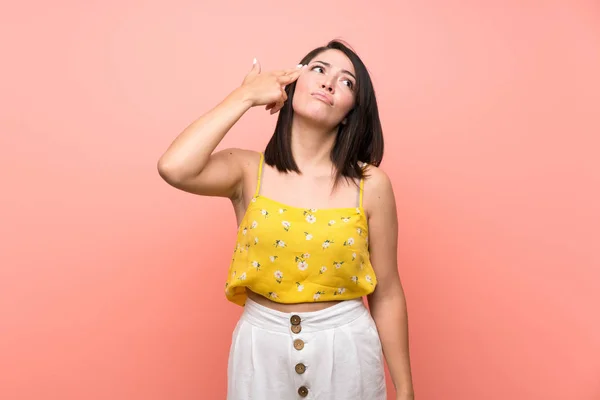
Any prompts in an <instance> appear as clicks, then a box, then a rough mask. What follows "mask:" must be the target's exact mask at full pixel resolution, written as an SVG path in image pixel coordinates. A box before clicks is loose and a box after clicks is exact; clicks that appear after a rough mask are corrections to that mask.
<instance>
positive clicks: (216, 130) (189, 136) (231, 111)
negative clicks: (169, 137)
mask: <svg viewBox="0 0 600 400" xmlns="http://www.w3.org/2000/svg"><path fill="white" fill-rule="evenodd" d="M251 106H252V104H251V101H250V100H249V99H248V98H247V96H246V93H245V92H244V91H243V90H242V89H241V88H238V89H236V90H234V91H233V92H232V93H231V94H229V95H228V96H227V97H226V98H225V99H224V100H223V101H222V102H221V103H219V104H218V105H217V106H216V107H214V108H213V109H212V110H210V111H209V112H207V113H206V114H204V115H202V116H201V117H200V118H198V119H197V120H195V121H194V122H192V123H191V124H190V125H189V126H188V127H187V128H185V129H184V130H183V132H181V133H180V134H179V135H178V136H177V137H176V138H175V140H174V141H173V142H172V143H171V145H170V146H169V148H168V149H167V150H166V151H165V153H164V154H163V155H162V157H161V158H160V160H159V169H160V170H162V171H164V172H165V173H171V174H177V175H178V176H181V177H191V176H195V175H198V174H199V173H200V172H201V171H202V169H203V168H204V167H205V166H206V164H207V163H208V161H209V158H210V156H211V154H212V153H213V152H214V151H215V149H216V147H217V146H218V145H219V143H220V142H221V140H223V137H224V136H225V135H226V134H227V132H228V131H229V130H230V129H231V128H232V127H233V125H234V124H235V123H236V122H237V121H238V120H239V119H240V118H241V117H242V116H243V115H244V113H245V112H246V111H248V109H250V107H251Z"/></svg>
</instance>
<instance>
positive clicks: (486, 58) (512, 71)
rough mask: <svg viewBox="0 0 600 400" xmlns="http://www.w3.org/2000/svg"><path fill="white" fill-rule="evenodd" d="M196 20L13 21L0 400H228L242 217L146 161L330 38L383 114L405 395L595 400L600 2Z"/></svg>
mask: <svg viewBox="0 0 600 400" xmlns="http://www.w3.org/2000/svg"><path fill="white" fill-rule="evenodd" d="M211 3H214V4H210V5H207V4H206V2H204V1H201V2H164V3H163V4H159V3H158V2H151V3H150V2H140V1H120V2H116V1H113V2H110V4H108V3H106V2H103V3H98V2H94V3H93V4H92V3H90V4H86V5H84V2H75V1H71V2H59V3H56V2H38V4H31V3H29V4H28V3H27V2H26V3H22V4H20V5H15V4H17V3H14V2H13V4H12V5H10V6H7V7H4V10H3V12H2V15H1V16H0V48H2V56H1V57H2V65H1V67H0V70H2V73H1V75H0V76H1V77H0V123H1V125H0V131H1V135H0V152H2V156H1V157H0V174H1V175H2V188H3V189H2V191H1V193H2V195H1V196H0V204H1V207H0V236H1V237H0V246H1V247H0V249H1V251H0V399H3V400H4V399H6V400H17V399H18V400H25V399H26V400H34V399H35V400H39V399H44V400H49V399H60V400H81V399H85V400H96V399H102V400H104V399H110V400H138V399H139V400H142V399H143V400H159V399H160V400H162V399H177V400H183V399H189V400H191V399H211V400H212V399H223V398H224V392H225V377H226V358H227V352H228V345H229V339H230V334H231V330H232V328H233V325H234V324H235V321H236V319H237V317H238V315H239V313H240V312H241V309H239V308H237V307H236V306H233V305H231V304H228V303H227V302H226V300H225V298H224V295H223V290H222V289H223V282H224V279H225V274H226V270H227V263H228V261H229V259H230V251H231V250H232V243H233V240H234V231H235V221H234V217H233V212H232V210H231V209H230V206H229V204H228V202H227V201H225V200H220V199H212V198H211V199H202V198H199V197H195V196H192V195H186V194H184V193H182V192H178V191H176V190H174V189H171V188H169V187H168V186H167V185H166V184H165V183H164V182H162V181H161V180H160V178H159V176H158V173H157V171H156V161H157V159H158V157H159V156H160V154H161V153H162V151H163V150H164V149H165V148H166V146H167V145H168V144H169V143H170V141H171V140H172V139H173V138H174V136H175V135H176V134H177V133H179V132H180V131H181V130H182V129H183V128H184V127H185V126H186V125H187V124H188V123H189V122H191V120H193V119H195V118H196V117H197V116H199V115H200V113H202V112H203V111H206V110H207V109H208V108H209V107H212V106H213V105H214V104H215V103H216V102H217V101H219V100H220V99H221V98H222V97H223V96H224V95H225V94H226V93H227V92H228V91H229V90H231V89H233V87H234V86H235V85H237V84H239V83H240V82H241V80H242V78H243V76H244V74H245V73H246V72H247V71H248V70H249V68H250V67H251V63H252V58H253V57H258V58H259V59H260V60H261V62H262V64H263V67H264V68H267V69H268V68H281V67H289V66H293V65H295V64H296V63H297V61H298V60H299V59H300V57H301V56H302V55H303V54H304V53H305V52H306V51H308V50H310V49H311V48H312V47H314V46H316V45H319V44H322V43H324V42H325V41H327V40H328V39H330V38H333V37H342V38H344V39H347V40H348V41H349V42H350V43H351V44H352V45H353V46H354V47H355V48H356V49H357V51H358V52H359V53H360V54H361V55H362V56H363V58H364V60H365V61H366V63H367V64H368V66H369V67H370V70H371V72H372V75H373V78H374V81H375V84H376V88H377V93H378V96H379V102H380V109H381V117H382V119H383V124H384V129H385V134H386V139H387V153H386V158H385V160H384V164H383V168H384V169H385V170H386V171H387V172H388V173H389V175H390V176H391V178H392V180H393V183H394V186H395V190H396V197H397V200H398V209H399V217H400V265H399V268H400V270H401V276H402V279H403V282H404V287H405V290H406V294H407V297H408V304H409V312H410V333H411V351H412V359H413V369H414V371H413V373H414V379H415V388H416V391H417V398H418V399H419V400H481V399H486V400H500V399H502V400H505V399H519V400H521V399H522V400H531V399H544V400H550V399H561V400H564V399H568V400H592V399H596V400H597V399H600V312H599V311H598V309H599V308H600V290H599V289H600V287H599V286H600V285H599V281H600V272H599V267H600V257H599V252H598V248H599V247H600V245H599V243H600V236H599V233H598V226H600V224H599V223H600V211H599V204H600V189H599V187H600V185H599V184H600V162H599V161H598V158H597V153H598V148H599V147H600V140H599V139H598V133H599V132H600V117H599V114H600V78H599V76H600V75H599V73H598V72H599V71H600V6H599V5H598V3H597V2H594V1H574V0H573V1H562V2H559V1H546V2H533V1H527V2H524V1H507V0H504V1H500V0H497V1H488V2H475V1H471V2H469V1H463V2H459V1H451V2H449V1H441V0H438V1H434V0H426V1H419V2H407V1H399V2H398V1H387V2H385V3H384V2H370V3H369V4H370V6H369V8H368V9H366V10H365V9H363V7H365V6H364V5H362V4H366V3H363V2H350V3H349V2H346V1H329V2H317V1H308V2H300V3H298V2H291V3H290V2H275V1H267V2H252V1H243V2H242V1H238V2H236V3H235V4H231V3H230V2H226V3H223V4H220V5H217V2H211ZM227 3H229V4H227ZM542 3H543V5H542ZM7 8H8V9H7ZM311 25H312V26H311ZM274 121H275V120H274V118H273V117H269V116H268V114H267V113H265V112H264V111H263V110H258V109H257V110H252V111H251V112H250V113H249V114H248V115H247V116H246V117H245V118H244V119H243V120H242V122H241V123H240V124H239V125H238V126H236V127H235V128H234V130H233V131H232V132H231V134H230V135H229V136H228V137H227V138H226V140H225V143H224V145H225V146H240V147H248V148H252V149H261V148H262V147H263V146H264V145H265V143H266V141H267V139H268V137H269V136H270V134H271V131H272V128H273V125H274Z"/></svg>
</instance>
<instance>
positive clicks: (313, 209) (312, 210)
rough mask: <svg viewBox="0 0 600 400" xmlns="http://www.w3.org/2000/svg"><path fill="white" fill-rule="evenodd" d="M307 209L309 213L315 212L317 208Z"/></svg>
mask: <svg viewBox="0 0 600 400" xmlns="http://www.w3.org/2000/svg"><path fill="white" fill-rule="evenodd" d="M308 211H310V212H311V213H316V212H317V209H316V208H311V209H309V210H308Z"/></svg>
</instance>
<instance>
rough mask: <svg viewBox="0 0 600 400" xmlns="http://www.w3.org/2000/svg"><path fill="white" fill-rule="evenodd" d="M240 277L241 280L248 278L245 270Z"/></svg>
mask: <svg viewBox="0 0 600 400" xmlns="http://www.w3.org/2000/svg"><path fill="white" fill-rule="evenodd" d="M238 279H239V280H240V281H245V280H246V273H245V272H244V273H243V274H241V275H240V276H239V277H238Z"/></svg>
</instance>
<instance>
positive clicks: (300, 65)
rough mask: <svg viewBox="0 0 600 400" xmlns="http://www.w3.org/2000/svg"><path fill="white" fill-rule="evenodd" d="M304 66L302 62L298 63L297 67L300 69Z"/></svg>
mask: <svg viewBox="0 0 600 400" xmlns="http://www.w3.org/2000/svg"><path fill="white" fill-rule="evenodd" d="M302 67H304V65H302V64H298V65H297V66H296V68H298V69H300V68H302Z"/></svg>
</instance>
